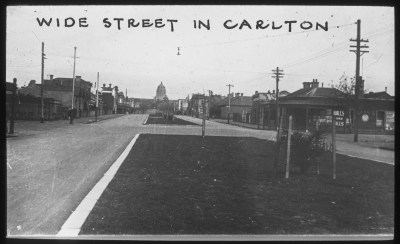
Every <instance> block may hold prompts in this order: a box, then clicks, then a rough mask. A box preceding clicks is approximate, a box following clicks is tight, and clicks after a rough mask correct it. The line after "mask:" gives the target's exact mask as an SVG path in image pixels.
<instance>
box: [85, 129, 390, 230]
mask: <svg viewBox="0 0 400 244" xmlns="http://www.w3.org/2000/svg"><path fill="white" fill-rule="evenodd" d="M273 154H274V153H273V145H272V142H269V141H266V140H261V139H255V138H239V137H211V136H208V137H206V138H205V140H204V141H203V140H202V138H201V137H199V136H178V135H176V136H175V135H174V136H172V135H141V136H140V137H139V139H138V141H137V142H136V144H135V146H134V147H133V149H132V151H131V152H130V154H129V155H128V157H127V158H126V160H125V162H124V163H123V164H122V165H121V168H120V169H119V171H118V172H117V174H116V175H115V178H114V179H113V180H112V181H111V183H110V184H109V186H108V187H107V189H106V190H105V192H104V193H103V195H102V196H101V198H100V199H99V200H98V202H97V204H96V205H95V207H94V209H93V210H92V212H91V213H90V215H89V216H88V218H87V220H86V222H85V224H84V225H83V227H82V230H81V233H80V234H377V233H391V234H392V233H393V232H394V168H393V166H391V165H386V164H379V163H376V162H372V161H368V160H363V159H357V158H350V157H346V156H342V155H338V157H337V179H336V180H332V177H331V175H330V172H331V164H330V155H329V154H327V155H325V156H324V157H323V158H322V162H321V174H320V175H316V174H315V173H313V172H311V171H312V170H311V171H310V172H308V174H306V175H301V174H299V173H297V171H293V172H292V173H291V178H290V179H289V180H288V181H286V180H284V173H283V169H284V164H283V163H281V164H280V165H279V169H278V172H277V173H275V172H274V169H273Z"/></svg>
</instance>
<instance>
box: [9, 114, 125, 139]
mask: <svg viewBox="0 0 400 244" xmlns="http://www.w3.org/2000/svg"><path fill="white" fill-rule="evenodd" d="M121 116H124V114H109V115H101V116H98V117H97V122H100V121H102V120H107V119H113V118H117V117H121ZM95 120H96V119H95V116H88V117H81V118H76V119H74V124H90V123H96V121H95ZM9 126H10V123H9V122H8V125H7V128H9ZM65 126H73V124H72V125H71V124H70V123H69V120H68V119H64V120H52V121H44V122H43V123H40V121H32V120H17V121H15V124H14V134H8V133H7V138H9V137H10V138H12V137H19V136H27V135H34V134H38V133H42V132H43V131H47V130H53V129H57V128H61V127H65Z"/></svg>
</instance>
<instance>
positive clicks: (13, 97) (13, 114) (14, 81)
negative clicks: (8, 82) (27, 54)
mask: <svg viewBox="0 0 400 244" xmlns="http://www.w3.org/2000/svg"><path fill="white" fill-rule="evenodd" d="M12 89H13V90H12V97H11V118H10V130H9V132H8V133H10V134H14V124H15V100H16V98H15V97H16V95H17V78H14V79H13V86H12ZM7 116H8V115H7Z"/></svg>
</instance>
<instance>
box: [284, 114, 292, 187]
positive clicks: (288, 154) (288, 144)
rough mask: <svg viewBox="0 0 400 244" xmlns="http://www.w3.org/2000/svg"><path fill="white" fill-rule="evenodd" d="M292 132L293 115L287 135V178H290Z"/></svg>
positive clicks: (290, 118)
mask: <svg viewBox="0 0 400 244" xmlns="http://www.w3.org/2000/svg"><path fill="white" fill-rule="evenodd" d="M291 132H292V115H290V116H289V130H288V137H287V154H286V177H285V178H286V179H289V163H290V137H291Z"/></svg>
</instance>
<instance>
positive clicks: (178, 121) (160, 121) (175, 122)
mask: <svg viewBox="0 0 400 244" xmlns="http://www.w3.org/2000/svg"><path fill="white" fill-rule="evenodd" d="M150 124H162V125H198V124H196V123H193V122H189V121H186V120H183V119H178V118H174V119H173V120H172V119H165V118H163V117H159V118H158V117H149V118H148V119H147V121H146V125H150Z"/></svg>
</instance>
